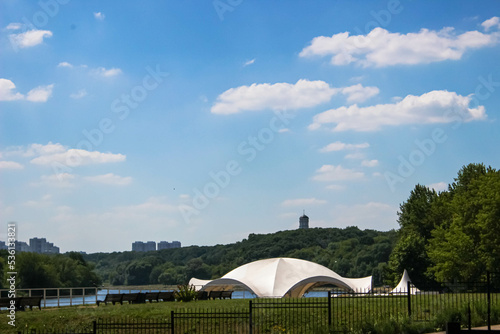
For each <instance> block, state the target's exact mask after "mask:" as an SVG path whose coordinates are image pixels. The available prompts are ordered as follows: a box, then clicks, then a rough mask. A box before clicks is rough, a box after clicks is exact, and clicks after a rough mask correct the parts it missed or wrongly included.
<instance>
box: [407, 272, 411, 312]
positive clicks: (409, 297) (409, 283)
mask: <svg viewBox="0 0 500 334" xmlns="http://www.w3.org/2000/svg"><path fill="white" fill-rule="evenodd" d="M406 289H407V290H406V295H407V298H408V317H409V318H411V282H410V281H408V282H406Z"/></svg>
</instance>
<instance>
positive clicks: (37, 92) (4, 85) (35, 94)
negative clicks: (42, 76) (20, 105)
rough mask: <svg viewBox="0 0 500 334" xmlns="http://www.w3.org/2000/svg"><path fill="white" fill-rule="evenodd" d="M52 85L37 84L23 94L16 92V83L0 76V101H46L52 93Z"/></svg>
mask: <svg viewBox="0 0 500 334" xmlns="http://www.w3.org/2000/svg"><path fill="white" fill-rule="evenodd" d="M53 88H54V85H53V84H52V85H45V86H38V87H36V88H33V89H32V90H30V91H29V92H28V94H26V96H24V95H23V94H21V93H19V92H16V85H15V84H14V83H13V82H12V81H10V80H9V79H3V78H0V101H15V100H24V99H25V100H27V101H30V102H47V100H48V99H49V98H50V96H51V95H52V90H53Z"/></svg>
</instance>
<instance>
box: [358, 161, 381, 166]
mask: <svg viewBox="0 0 500 334" xmlns="http://www.w3.org/2000/svg"><path fill="white" fill-rule="evenodd" d="M361 166H363V167H376V166H378V160H363V161H362V162H361Z"/></svg>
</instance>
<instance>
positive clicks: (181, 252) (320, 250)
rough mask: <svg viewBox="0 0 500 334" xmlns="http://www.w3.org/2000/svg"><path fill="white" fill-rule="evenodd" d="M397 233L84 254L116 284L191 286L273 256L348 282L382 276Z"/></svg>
mask: <svg viewBox="0 0 500 334" xmlns="http://www.w3.org/2000/svg"><path fill="white" fill-rule="evenodd" d="M395 241H396V232H395V231H389V232H378V231H373V230H364V231H361V230H359V229H358V228H357V227H347V228H345V229H338V228H313V229H308V230H291V231H281V232H277V233H272V234H263V235H259V234H250V235H249V237H248V239H244V240H242V241H240V242H237V243H235V244H229V245H216V246H206V247H198V246H191V247H183V248H178V249H165V250H161V251H156V252H147V253H137V252H120V253H111V254H107V253H96V254H89V255H86V256H85V258H86V259H87V260H88V261H92V262H94V263H95V264H96V270H97V273H98V274H99V275H100V276H101V277H102V278H103V280H104V281H106V282H108V283H110V284H113V285H122V284H130V285H137V284H167V285H175V284H182V283H187V282H188V281H189V279H190V278H191V277H197V278H200V279H211V278H218V277H221V276H222V275H224V274H226V273H227V272H229V271H231V270H232V269H234V268H236V267H238V266H241V265H243V264H246V263H249V262H252V261H256V260H261V259H266V258H272V257H293V258H298V259H304V260H309V261H313V262H316V263H319V264H321V265H324V266H326V267H328V268H330V269H332V270H334V271H335V272H337V273H338V274H340V275H342V276H346V277H364V276H369V275H373V276H374V282H375V283H376V284H382V274H383V271H384V268H386V266H387V261H388V259H389V255H390V253H391V251H392V248H393V246H394V243H395Z"/></svg>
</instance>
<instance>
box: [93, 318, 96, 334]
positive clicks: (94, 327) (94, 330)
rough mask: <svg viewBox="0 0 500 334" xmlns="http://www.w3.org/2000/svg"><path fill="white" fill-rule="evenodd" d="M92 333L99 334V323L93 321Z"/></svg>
mask: <svg viewBox="0 0 500 334" xmlns="http://www.w3.org/2000/svg"><path fill="white" fill-rule="evenodd" d="M92 333H94V334H97V321H95V320H94V321H92Z"/></svg>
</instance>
